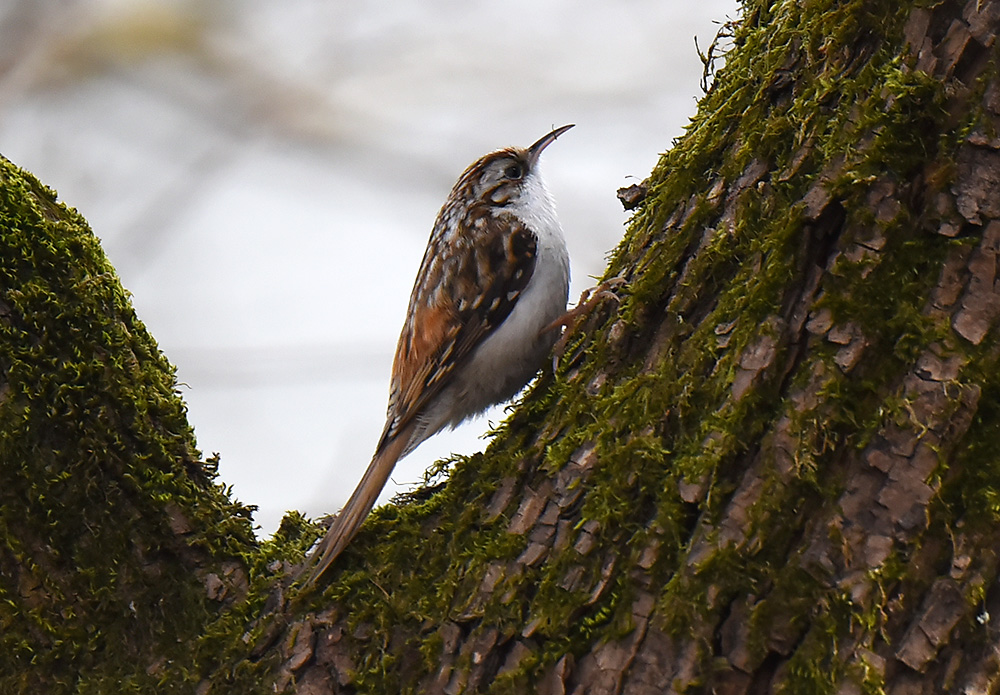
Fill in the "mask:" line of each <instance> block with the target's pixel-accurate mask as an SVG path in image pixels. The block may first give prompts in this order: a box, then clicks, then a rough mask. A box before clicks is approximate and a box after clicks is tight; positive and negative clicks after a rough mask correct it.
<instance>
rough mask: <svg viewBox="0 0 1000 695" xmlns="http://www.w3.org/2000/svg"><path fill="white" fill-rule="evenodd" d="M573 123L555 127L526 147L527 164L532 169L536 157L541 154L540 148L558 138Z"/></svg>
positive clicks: (536, 160) (542, 148)
mask: <svg viewBox="0 0 1000 695" xmlns="http://www.w3.org/2000/svg"><path fill="white" fill-rule="evenodd" d="M574 125H575V124H574V123H570V124H569V125H564V126H563V127H562V128H556V129H555V130H553V131H552V132H551V133H549V134H548V135H543V136H542V137H541V138H539V139H538V142H536V143H535V144H534V145H532V146H531V147H529V148H528V149H527V152H528V166H529V167H530V168H532V169H534V168H535V164H536V163H537V162H538V158H539V157H540V156H541V154H542V150H544V149H545V148H546V147H548V146H549V145H551V144H552V143H553V142H555V141H556V138H558V137H559V136H560V135H562V134H563V133H565V132H566V131H567V130H569V129H570V128H572V127H573V126H574Z"/></svg>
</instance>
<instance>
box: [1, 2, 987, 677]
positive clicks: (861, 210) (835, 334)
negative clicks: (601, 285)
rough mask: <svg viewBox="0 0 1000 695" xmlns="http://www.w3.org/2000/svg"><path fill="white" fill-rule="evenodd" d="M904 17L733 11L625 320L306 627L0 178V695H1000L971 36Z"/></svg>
mask: <svg viewBox="0 0 1000 695" xmlns="http://www.w3.org/2000/svg"><path fill="white" fill-rule="evenodd" d="M924 4H926V5H927V7H913V6H912V4H909V3H899V2H895V1H891V2H890V1H889V0H853V1H846V0H845V1H843V2H834V1H833V0H816V1H815V2H811V3H804V2H792V1H791V0H787V1H784V2H779V1H777V0H775V1H773V2H767V1H763V0H753V1H750V0H748V2H747V3H746V8H745V16H744V17H743V19H742V21H741V22H740V23H739V25H738V26H735V27H732V30H733V36H732V42H733V47H732V49H731V51H730V52H729V53H728V55H727V58H726V66H725V68H724V69H723V70H722V71H720V72H719V74H718V75H717V76H716V79H715V83H714V85H713V86H712V88H711V90H710V91H709V92H708V94H707V95H706V96H705V97H704V99H703V100H702V102H701V105H700V108H699V113H698V115H697V116H696V117H695V118H694V119H693V122H692V123H691V125H690V126H689V128H688V131H687V133H686V134H685V135H684V137H683V138H681V139H680V140H679V141H678V142H677V143H676V144H675V146H674V148H673V149H672V150H671V151H670V152H668V153H667V154H666V155H664V157H663V159H662V161H661V162H660V164H659V165H658V166H657V168H656V170H655V171H654V172H653V173H652V175H651V176H650V178H649V180H648V181H647V182H646V184H645V190H644V193H645V198H644V199H643V200H642V201H641V202H639V209H638V211H637V212H636V214H635V217H634V218H633V220H632V222H631V224H630V227H629V230H628V232H627V235H626V237H625V239H624V241H623V242H622V244H621V246H620V247H619V248H618V249H617V251H616V252H615V254H614V256H613V258H612V260H611V263H610V268H609V271H608V276H609V277H612V276H619V277H622V278H624V280H625V283H626V284H625V285H624V287H623V288H622V289H621V290H619V294H621V295H622V301H621V302H620V303H615V302H613V301H605V302H603V303H602V304H601V305H600V306H599V307H598V308H597V309H595V310H594V311H592V312H591V313H590V314H589V315H588V316H587V317H586V318H585V319H584V320H583V321H582V323H581V325H579V326H577V327H576V328H575V330H574V333H573V334H572V336H571V339H570V342H569V344H568V346H567V348H566V350H565V352H564V353H563V354H562V355H561V356H560V358H559V362H558V367H557V368H556V370H555V374H554V375H553V374H548V373H547V374H545V375H543V377H541V378H540V379H539V380H538V381H537V382H536V384H535V385H534V387H533V388H532V389H531V390H530V392H529V393H528V394H527V395H526V396H525V398H524V400H523V402H522V403H521V404H520V406H519V407H518V409H517V410H516V411H515V413H514V415H513V417H512V418H511V419H510V420H509V421H508V422H507V423H506V424H505V425H504V426H503V427H502V428H501V430H500V431H499V433H498V435H497V437H496V439H495V441H494V443H493V444H492V446H491V447H490V449H489V450H488V451H487V452H486V453H485V454H477V455H475V456H472V457H469V458H464V459H459V460H456V461H454V462H451V466H450V467H449V475H448V479H447V482H445V483H443V484H440V485H437V486H432V487H428V488H426V489H424V490H422V491H420V492H418V493H416V494H414V495H412V496H410V497H408V498H407V499H404V500H400V501H399V502H398V503H397V504H396V505H394V506H387V507H384V508H382V509H381V510H378V511H377V512H376V513H375V514H374V515H373V518H372V519H370V520H369V522H368V523H367V524H366V526H365V527H364V529H363V530H362V532H361V534H359V536H358V537H357V538H356V539H355V540H354V542H353V543H352V545H351V546H350V547H349V548H348V550H347V551H346V553H345V554H344V556H343V557H342V558H341V559H340V560H339V561H338V563H337V565H336V566H335V569H334V571H333V572H331V573H330V574H331V577H330V582H329V584H327V585H325V586H324V587H321V589H322V591H320V592H316V593H314V594H305V593H302V592H299V590H298V588H297V586H296V585H295V584H294V580H295V577H296V572H297V566H296V565H295V564H294V561H296V560H297V559H299V558H300V557H301V553H302V552H303V551H304V549H305V547H307V546H308V544H309V542H311V540H312V539H314V538H315V537H316V533H317V531H316V529H315V528H312V527H310V526H309V525H308V524H306V523H305V522H303V521H302V520H301V519H299V518H297V517H294V516H293V517H289V518H288V519H286V522H285V524H284V525H283V527H282V531H281V532H279V534H278V537H277V539H276V540H275V541H273V542H269V543H266V544H261V545H259V546H258V545H255V544H254V543H253V541H252V539H250V537H249V532H248V530H247V527H246V524H245V520H244V516H245V514H246V510H245V509H243V508H241V507H239V506H238V505H236V504H234V503H232V502H230V501H229V500H228V498H227V497H226V495H225V494H224V490H221V489H220V488H218V487H216V486H215V484H214V482H213V480H212V475H211V467H210V466H208V468H207V469H206V466H205V465H204V464H197V463H195V457H194V455H193V453H192V451H191V439H190V432H189V429H188V427H187V425H186V423H185V422H184V420H183V413H182V411H181V409H180V408H181V407H180V405H179V401H178V400H177V398H176V395H175V394H173V393H172V381H171V379H172V375H171V373H170V370H169V368H168V367H167V365H166V364H165V362H163V360H162V359H161V358H160V357H159V356H158V354H157V353H156V351H155V346H153V344H152V342H151V340H150V339H149V338H148V337H147V336H146V335H145V333H144V332H143V331H142V330H141V326H140V325H138V324H137V322H136V321H135V319H134V317H132V315H131V312H130V310H129V309H128V308H127V303H126V302H125V300H124V298H123V296H122V294H121V291H120V289H118V286H117V284H116V283H115V281H114V280H113V279H111V278H110V274H109V271H108V269H107V268H106V266H105V261H104V260H103V258H101V257H100V255H99V253H98V252H97V251H96V250H95V248H94V242H93V240H92V237H91V236H89V232H87V231H86V230H85V228H83V227H82V222H81V221H79V220H78V218H75V217H73V216H72V214H71V213H68V212H67V211H65V210H64V209H62V208H58V207H57V206H55V204H54V203H53V202H52V199H51V196H50V194H49V193H47V192H45V191H43V190H42V189H40V188H39V187H37V186H34V185H33V184H32V183H30V178H28V177H23V178H22V177H21V175H20V174H18V173H17V172H16V171H15V170H13V168H11V167H9V166H7V168H6V169H5V170H4V172H3V179H2V181H3V199H2V200H0V202H2V203H3V206H4V207H3V209H0V213H2V215H3V221H4V227H5V231H4V238H3V240H4V252H3V256H2V258H0V263H2V264H3V265H2V266H0V271H2V274H0V282H2V283H3V284H2V286H0V290H2V292H3V294H2V295H0V302H2V303H0V329H2V331H3V334H2V335H0V339H2V341H3V342H2V345H0V369H2V372H0V373H2V378H3V381H2V382H0V427H2V432H3V439H2V440H0V454H2V459H0V462H2V464H3V470H2V476H3V479H2V481H0V483H2V487H0V496H2V497H0V499H2V500H3V507H2V517H0V519H2V523H3V527H2V529H3V534H4V539H5V544H4V545H3V546H2V547H0V563H2V564H0V569H2V574H0V592H2V596H3V598H4V601H3V602H0V625H2V626H3V633H2V635H0V649H2V656H0V678H2V679H3V680H0V690H3V691H4V692H6V686H8V685H24V684H28V685H33V686H36V689H37V686H39V685H44V686H45V688H46V689H47V690H48V691H49V692H59V691H60V689H59V688H58V687H56V686H57V685H58V684H60V683H65V684H68V687H66V688H64V689H63V690H62V691H65V692H69V691H70V690H73V689H74V688H76V689H78V690H85V689H89V690H90V691H92V692H96V691H100V690H101V689H102V688H103V689H105V690H108V691H116V692H117V691H118V688H110V687H108V685H109V684H110V683H112V682H113V680H114V679H115V678H118V679H120V680H122V681H123V682H125V683H128V684H130V685H132V686H133V687H144V686H147V685H148V684H149V683H155V684H156V687H157V688H159V689H160V690H167V689H174V690H177V691H178V692H190V691H191V689H192V687H193V686H194V685H195V684H197V687H198V692H200V693H228V692H255V691H259V692H273V691H274V689H275V688H277V689H278V690H279V691H280V690H281V689H283V688H284V689H287V690H293V691H296V692H300V693H325V692H334V693H355V692H359V693H395V692H419V693H448V694H451V693H461V692H468V693H472V692H491V693H507V692H509V693H522V692H538V693H552V694H556V693H595V694H596V693H630V694H631V693H635V694H640V693H663V692H688V693H696V692H715V693H733V694H735V693H770V692H784V693H796V694H797V693H881V692H885V693H907V694H909V693H940V692H960V693H988V692H998V691H1000V589H998V584H997V580H998V569H1000V561H998V552H997V541H998V539H1000V365H998V361H1000V347H998V341H997V331H996V327H995V322H996V318H997V317H998V316H1000V286H998V285H997V277H996V276H997V260H998V254H1000V134H998V133H1000V76H998V68H997V65H998V58H1000V55H998V48H997V46H996V43H995V37H996V34H997V31H998V29H1000V1H995V0H970V1H969V2H960V1H958V0H954V1H948V0H944V1H941V2H937V3H924ZM21 181H28V182H29V183H27V184H23V183H18V182H21ZM25 201H29V202H28V203H26V202H25ZM32 206H33V207H32ZM25 211H27V212H25ZM29 213H30V214H29ZM26 216H27V217H26ZM27 218H30V219H27ZM26 219H27V221H25V220H26ZM12 220H13V222H11V221H12ZM59 220H62V221H59ZM67 220H68V221H67ZM26 225H35V226H36V227H37V228H39V229H44V230H48V231H47V233H48V234H49V236H47V237H41V236H39V235H38V233H35V234H33V235H32V236H30V238H26V237H22V236H19V232H18V230H21V229H25V228H26ZM81 249H84V250H85V251H86V258H87V259H88V260H87V263H88V264H89V266H87V267H88V268H89V269H88V270H86V272H83V271H80V270H79V268H78V267H77V266H78V265H79V264H80V262H79V258H80V254H81ZM56 253H60V254H62V255H61V256H59V258H58V259H56V260H52V259H50V258H48V256H47V255H46V254H56ZM53 258H55V257H54V256H53ZM11 259H13V260H11ZM84 265H86V264H84ZM40 278H41V279H40ZM29 300H30V301H29ZM95 325H97V326H98V327H97V328H94V327H93V326H95ZM115 327H117V328H115ZM112 329H113V330H112ZM108 394H110V395H108ZM123 515H125V516H123ZM124 518H127V519H134V520H135V525H128V524H124V525H123V524H121V523H119V522H116V520H117V519H124ZM98 541H99V542H100V545H97V543H98ZM98 547H100V548H104V547H107V548H111V549H113V551H114V552H110V551H109V552H108V553H104V554H101V553H97V552H94V550H95V548H98ZM247 580H249V586H248V584H247ZM168 581H169V583H170V586H171V587H173V586H177V587H179V588H178V589H171V590H167V588H166V586H165V584H166V583H167V582H168ZM133 606H135V607H134V608H133ZM130 626H131V627H130ZM129 629H133V630H138V631H139V633H140V636H141V639H140V640H139V641H138V642H137V645H136V646H134V647H132V646H131V644H130V642H129V641H128V639H127V636H128V635H129ZM179 641H180V642H179ZM130 650H131V651H130ZM53 673H55V674H57V675H55V676H54V675H51V674H53ZM80 684H83V685H85V686H87V688H81V687H80ZM185 688H186V690H185Z"/></svg>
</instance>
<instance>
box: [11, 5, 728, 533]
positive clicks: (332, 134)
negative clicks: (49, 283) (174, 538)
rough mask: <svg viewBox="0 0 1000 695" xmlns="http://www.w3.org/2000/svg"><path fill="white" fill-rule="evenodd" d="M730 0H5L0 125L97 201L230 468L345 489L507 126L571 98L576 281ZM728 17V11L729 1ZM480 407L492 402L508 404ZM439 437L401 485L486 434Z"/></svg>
mask: <svg viewBox="0 0 1000 695" xmlns="http://www.w3.org/2000/svg"><path fill="white" fill-rule="evenodd" d="M736 12H737V10H736V0H703V1H702V2H698V3H692V2H687V1H680V0H626V1H618V2H598V1H596V0H572V1H571V0H551V1H547V0H506V1H504V2H495V1H494V2H468V1H464V2H459V1H457V0H456V1H444V0H438V1H430V0H425V1H424V2H418V1H417V0H403V1H400V0H396V1H394V2H392V3H387V2H386V3H383V2H379V3H376V2H358V1H357V0H355V1H353V2H347V1H343V0H342V1H332V0H323V1H320V0H270V1H265V0H227V1H223V0H214V1H212V2H208V1H202V2H194V1H190V2H182V1H169V0H145V1H143V2H135V1H127V0H0V153H2V154H4V155H5V156H7V157H8V158H9V159H11V160H13V161H14V162H15V163H17V164H19V165H21V166H23V167H25V168H27V169H29V170H31V171H32V172H34V173H35V174H37V175H38V176H40V177H41V178H42V180H43V181H44V182H45V183H47V184H48V185H50V186H52V187H54V188H56V189H57V190H58V192H59V194H60V198H61V199H62V200H64V201H65V202H66V203H68V204H69V205H71V206H74V207H76V208H78V209H79V210H80V211H81V212H82V213H83V214H84V215H85V216H86V217H87V219H88V220H89V221H90V223H91V225H92V226H93V228H94V230H95V232H96V233H97V235H98V236H99V237H100V238H101V239H102V241H103V244H104V248H105V250H106V251H107V253H108V255H109V256H110V258H111V261H112V263H114V265H115V267H116V268H117V269H118V272H119V273H120V275H121V278H122V281H123V283H124V284H125V286H126V287H127V288H128V289H129V290H130V291H131V292H132V294H133V300H134V302H135V306H136V309H137V311H138V313H139V316H140V318H141V319H142V320H143V321H144V322H145V323H146V325H147V326H148V327H149V329H150V331H151V332H152V333H153V335H154V336H155V337H156V339H157V340H158V342H159V344H160V347H161V348H162V349H163V350H164V352H165V353H166V354H167V356H168V357H169V358H170V360H171V361H172V362H174V363H175V364H176V365H177V368H178V377H179V379H180V381H181V382H183V386H182V394H183V396H184V398H185V399H186V401H187V403H188V405H189V408H190V419H191V422H192V423H193V425H194V427H195V430H196V432H197V435H198V441H199V445H200V447H201V448H202V450H203V451H205V452H206V454H210V453H212V452H215V451H217V452H220V453H221V454H222V465H221V471H222V477H223V478H224V480H225V481H226V482H228V483H232V484H233V486H234V488H235V491H236V495H237V496H238V497H239V498H240V499H241V500H242V501H243V502H246V503H249V504H256V505H259V507H260V511H259V512H258V513H257V515H256V520H257V522H258V523H259V524H260V526H261V529H260V533H262V534H265V535H266V534H269V533H271V532H272V531H273V530H274V529H275V528H276V527H277V523H278V521H279V520H280V518H281V515H282V514H283V512H284V511H285V510H286V509H293V508H294V509H299V510H302V511H304V512H306V513H308V514H310V515H319V514H322V513H325V512H333V511H335V510H336V509H338V508H339V506H340V505H341V504H342V503H343V501H344V500H345V499H346V498H347V496H348V495H349V494H350V492H351V490H352V489H353V487H354V484H355V483H356V481H357V480H358V478H359V477H360V475H361V472H362V471H363V469H364V467H365V466H366V465H367V463H368V460H369V457H370V455H371V451H372V448H373V447H374V445H375V443H376V440H377V438H378V436H379V433H380V431H381V429H382V424H383V417H384V414H385V399H386V394H387V388H388V377H389V370H390V365H391V360H392V352H393V349H394V346H395V342H396V338H397V336H398V334H399V328H400V326H401V324H402V320H403V314H404V311H405V309H406V304H407V300H408V297H409V292H410V288H411V286H412V283H413V277H414V275H415V273H416V269H417V266H418V264H419V262H420V258H421V255H422V253H423V248H424V244H425V243H426V240H427V236H428V234H429V232H430V228H431V225H432V224H433V221H434V216H435V214H436V212H437V210H438V208H439V207H440V205H441V203H442V202H443V201H444V198H445V196H446V195H447V194H448V191H449V190H450V188H451V185H452V183H453V182H454V180H455V179H456V178H457V176H458V174H460V173H461V171H462V170H463V169H464V168H465V167H466V166H467V165H468V164H470V163H471V162H472V161H473V160H474V159H476V158H477V157H479V156H480V155H482V154H485V153H486V152H487V151H489V150H493V149H496V148H499V147H503V146H507V145H512V144H516V145H522V146H523V145H527V144H529V143H530V142H532V141H534V140H535V139H536V138H538V137H539V136H541V135H542V134H544V133H545V132H547V131H548V130H549V129H550V128H551V127H553V126H559V125H563V124H564V123H571V122H572V123H576V124H577V127H576V128H575V129H573V130H572V131H570V132H569V133H567V134H566V135H565V136H564V137H562V138H560V139H559V141H558V142H557V143H555V144H554V145H552V146H551V147H550V148H549V149H548V151H547V153H546V158H545V166H544V171H545V176H546V179H547V180H548V183H549V187H550V188H551V189H552V191H553V193H554V195H555V197H556V200H557V202H558V206H559V209H560V213H561V217H562V220H563V226H564V228H565V230H566V233H567V237H568V239H569V247H570V254H571V256H572V258H573V286H572V288H571V297H572V298H573V299H574V301H575V298H576V297H578V296H579V293H580V291H582V290H583V289H584V288H585V287H588V286H589V285H591V284H592V280H591V279H590V278H589V277H588V276H589V275H596V274H599V273H600V272H601V270H602V268H603V265H604V258H605V256H606V254H607V253H608V251H609V250H611V249H612V248H614V246H615V245H616V244H617V242H618V240H619V239H620V237H621V235H622V232H623V224H624V223H625V221H626V220H627V215H626V214H625V213H624V212H623V211H622V209H621V205H620V204H619V202H618V201H617V200H616V199H615V189H616V188H618V187H619V186H622V185H628V184H629V183H633V182H636V181H638V180H641V179H643V178H644V177H645V176H646V175H647V174H648V173H649V171H650V169H651V168H652V166H653V164H654V163H655V161H656V158H657V154H658V152H660V151H663V150H664V149H666V148H668V147H669V146H670V143H671V140H672V138H674V137H676V136H678V135H680V134H681V132H682V129H683V126H684V125H685V123H686V122H687V119H688V117H690V116H691V115H692V114H693V113H694V110H695V99H696V97H697V96H698V95H699V93H700V90H699V80H700V77H701V69H702V68H701V63H700V61H699V59H698V56H697V54H696V52H695V47H694V41H693V39H694V37H695V36H697V37H698V39H699V45H701V46H702V48H705V47H707V45H708V44H709V43H710V42H711V40H712V37H713V36H714V35H715V33H716V30H717V29H718V24H717V22H721V21H725V20H726V19H727V18H735V17H736ZM713 22H715V23H713ZM486 417H487V418H488V420H490V421H493V422H498V421H499V419H501V418H502V417H503V412H502V409H494V410H493V411H491V412H490V413H489V414H488V415H487V416H486ZM487 427H488V422H486V421H484V420H482V419H480V420H476V421H473V422H472V423H471V424H469V425H466V426H464V427H462V428H460V429H459V430H457V431H455V432H453V433H448V434H444V435H439V436H438V437H435V438H433V439H431V440H429V441H428V442H426V443H424V444H423V445H422V446H421V447H420V448H419V449H418V450H417V452H415V453H414V454H413V455H411V456H410V457H409V458H407V459H406V460H404V461H403V462H402V463H401V464H400V465H399V466H398V467H397V469H396V471H395V473H394V475H393V481H394V482H393V483H390V486H389V489H388V490H387V491H386V492H385V493H383V499H386V498H387V497H388V496H389V495H391V494H393V493H394V492H396V491H398V490H400V489H406V488H408V487H410V486H411V485H412V484H413V483H414V482H415V481H418V480H419V479H420V477H421V473H422V471H423V470H424V469H425V468H426V467H427V466H428V465H429V464H430V463H431V462H432V461H434V460H435V459H437V458H439V457H441V456H445V455H447V454H449V453H450V452H452V451H455V452H462V453H471V452H473V451H476V450H478V449H480V448H482V447H483V446H485V442H484V441H483V440H482V439H481V438H480V437H481V435H482V433H483V432H484V431H485V430H486V429H487Z"/></svg>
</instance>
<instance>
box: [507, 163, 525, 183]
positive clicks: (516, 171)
mask: <svg viewBox="0 0 1000 695" xmlns="http://www.w3.org/2000/svg"><path fill="white" fill-rule="evenodd" d="M503 175H504V176H505V177H507V178H508V179H519V178H521V176H523V175H524V169H523V168H522V167H521V165H520V164H517V163H514V164H511V165H510V166H508V167H507V168H506V169H504V170H503Z"/></svg>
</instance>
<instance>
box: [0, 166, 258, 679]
mask: <svg viewBox="0 0 1000 695" xmlns="http://www.w3.org/2000/svg"><path fill="white" fill-rule="evenodd" d="M0 462H2V465H0V538H3V544H2V546H0V564H2V566H3V568H4V571H3V572H2V573H0V574H2V579H0V624H2V626H3V629H2V630H0V655H2V656H0V690H2V691H4V692H24V691H25V689H27V690H30V691H39V692H40V691H44V692H50V693H58V692H81V693H84V692H110V691H112V690H113V691H115V692H129V691H133V690H134V691H147V690H148V689H149V688H151V687H154V686H155V687H159V688H160V691H161V692H167V691H168V690H169V688H168V687H167V686H166V685H163V686H162V687H161V686H160V685H159V682H160V681H161V679H162V678H163V675H164V673H165V672H166V671H167V670H169V669H167V668H165V664H166V663H167V661H168V660H169V659H177V658H178V657H179V655H180V654H182V653H183V652H184V651H185V648H184V647H183V646H179V645H183V644H184V643H185V642H186V641H187V640H190V639H191V638H192V637H194V636H197V635H199V634H201V631H202V629H203V627H204V625H205V623H206V622H207V621H208V620H210V619H211V617H212V615H213V614H214V613H215V612H216V611H217V610H218V607H217V605H213V603H214V602H210V601H208V600H207V599H206V597H205V589H204V587H203V586H202V585H201V583H200V581H199V580H198V578H197V576H196V573H198V572H208V571H212V570H214V569H215V568H216V566H217V564H218V563H219V562H220V561H222V560H223V559H225V558H230V559H237V560H238V559H239V558H240V557H241V556H242V554H243V553H247V552H249V551H251V550H252V548H253V543H254V541H253V535H252V533H251V530H250V522H249V519H250V511H251V510H250V509H249V508H247V507H244V506H242V505H240V504H238V503H236V502H233V501H232V500H231V499H230V498H229V496H228V494H227V492H226V491H225V490H224V489H223V488H222V487H221V486H219V485H218V484H217V483H216V482H215V476H216V471H215V466H214V463H213V462H201V461H199V454H198V452H197V450H196V448H195V442H194V436H193V433H192V430H191V427H190V425H189V424H188V422H187V419H186V413H185V407H184V404H183V402H182V401H181V399H180V397H179V396H178V395H177V393H176V382H175V379H174V371H173V368H172V367H171V365H170V364H169V363H168V362H167V361H166V360H165V359H164V357H163V356H162V354H160V352H159V350H158V349H157V346H156V343H155V342H154V341H153V340H152V338H151V337H150V336H149V335H148V333H147V332H146V330H145V328H144V327H143V326H142V324H141V323H140V322H139V321H138V319H137V318H136V317H135V314H134V312H133V310H132V307H131V304H130V302H129V299H128V295H127V293H126V292H125V291H124V290H123V289H122V287H121V285H120V284H119V282H118V279H117V277H116V276H115V274H114V271H113V270H112V268H111V266H110V265H109V264H108V262H107V259H106V258H105V257H104V255H103V253H102V252H101V249H100V246H99V244H98V242H97V239H96V238H95V237H94V235H93V234H92V233H91V231H90V229H89V228H88V227H87V225H86V222H85V221H84V220H83V218H82V217H80V215H79V214H78V213H76V212H75V211H74V210H69V209H67V208H65V207H63V206H62V205H61V204H59V203H58V202H57V200H56V195H55V193H54V192H53V191H51V190H49V189H47V188H45V187H43V186H42V185H41V184H39V183H38V182H37V181H36V180H35V179H34V178H33V177H31V176H30V175H29V174H26V173H25V172H23V171H21V170H19V169H17V167H15V166H14V165H12V164H11V163H10V162H8V161H7V160H3V159H0ZM178 530H179V534H178V532H177V531H178ZM187 658H189V657H185V659H187ZM175 675H176V674H175ZM171 684H172V686H173V687H175V688H178V689H179V690H181V691H185V690H187V691H189V690H190V685H187V686H185V685H183V677H182V678H180V679H178V680H173V681H171Z"/></svg>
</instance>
